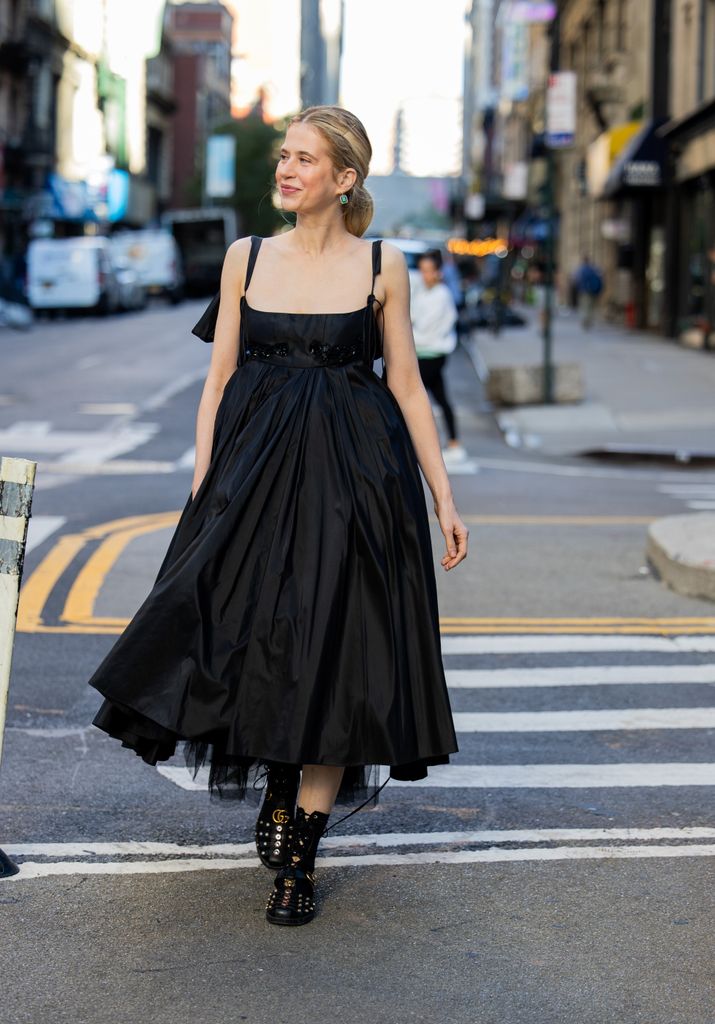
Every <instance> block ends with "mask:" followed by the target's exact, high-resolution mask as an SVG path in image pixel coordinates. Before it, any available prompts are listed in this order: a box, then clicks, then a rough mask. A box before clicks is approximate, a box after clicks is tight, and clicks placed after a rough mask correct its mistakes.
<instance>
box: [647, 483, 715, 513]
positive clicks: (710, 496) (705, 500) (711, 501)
mask: <svg viewBox="0 0 715 1024" xmlns="http://www.w3.org/2000/svg"><path fill="white" fill-rule="evenodd" d="M658 490H659V491H660V493H661V494H667V495H668V497H669V498H676V499H677V500H678V501H682V502H684V504H685V507H686V508H689V509H692V510H693V511H694V512H707V511H710V510H712V509H715V482H713V483H707V482H704V483H702V484H691V483H687V484H686V483H668V484H660V486H659V487H658Z"/></svg>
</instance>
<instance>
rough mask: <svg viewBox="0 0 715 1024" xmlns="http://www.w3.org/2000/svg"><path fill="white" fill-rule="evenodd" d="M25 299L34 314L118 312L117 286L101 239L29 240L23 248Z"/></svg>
mask: <svg viewBox="0 0 715 1024" xmlns="http://www.w3.org/2000/svg"><path fill="white" fill-rule="evenodd" d="M27 296H28V300H29V303H30V306H31V307H32V308H33V309H34V310H36V311H38V312H43V311H50V310H53V311H54V310H60V309H89V310H94V311H96V312H98V313H102V314H105V313H113V312H115V311H116V310H117V309H119V304H120V285H119V281H118V280H117V275H116V272H115V270H114V266H113V264H112V259H111V249H110V243H109V240H108V239H107V238H105V237H104V236H98V235H81V236H78V237H76V238H33V239H32V240H31V242H30V244H29V246H28V249H27Z"/></svg>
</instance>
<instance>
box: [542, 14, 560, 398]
mask: <svg viewBox="0 0 715 1024" xmlns="http://www.w3.org/2000/svg"><path fill="white" fill-rule="evenodd" d="M549 35H550V44H551V45H550V47H549V73H548V78H547V88H546V91H545V93H544V98H545V101H546V110H545V117H544V136H545V142H546V189H545V192H546V196H545V198H546V204H545V205H546V211H545V212H546V225H547V235H546V268H545V275H544V323H543V332H542V333H543V357H542V358H543V385H544V403H545V404H546V405H551V404H552V403H553V401H554V358H553V319H554V278H555V262H556V220H557V210H556V158H555V155H554V146H553V144H550V141H549V139H548V137H547V132H548V117H549V114H548V99H547V97H548V90H549V80H550V78H551V75H552V74H554V73H555V72H556V71H558V68H559V11H558V7H557V9H556V13H555V14H554V17H553V19H552V21H551V23H550V25H549Z"/></svg>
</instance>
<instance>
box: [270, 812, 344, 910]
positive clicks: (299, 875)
mask: <svg viewBox="0 0 715 1024" xmlns="http://www.w3.org/2000/svg"><path fill="white" fill-rule="evenodd" d="M329 817H330V815H328V814H323V813H322V811H313V813H312V814H306V813H305V811H304V810H303V808H302V807H297V808H296V812H295V821H294V823H293V827H292V828H291V831H290V840H289V850H288V863H287V864H286V866H285V867H284V868H281V870H280V871H279V872H278V874H277V875H276V877H275V880H274V882H273V892H272V893H271V894H270V896H269V897H268V904H267V905H266V920H268V921H270V923H271V924H288V925H298V924H308V922H309V921H312V920H313V918H314V917H315V875H314V870H315V854H316V852H317V849H318V843H319V842H320V839H321V837H322V835H323V833H324V832H325V827H326V825H327V824H328V818H329Z"/></svg>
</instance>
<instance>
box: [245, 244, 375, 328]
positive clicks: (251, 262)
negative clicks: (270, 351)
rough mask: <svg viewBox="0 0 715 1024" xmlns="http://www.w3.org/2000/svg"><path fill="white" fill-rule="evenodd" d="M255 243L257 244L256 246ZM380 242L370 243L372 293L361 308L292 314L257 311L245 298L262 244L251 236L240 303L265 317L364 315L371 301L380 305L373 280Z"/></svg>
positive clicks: (278, 311)
mask: <svg viewBox="0 0 715 1024" xmlns="http://www.w3.org/2000/svg"><path fill="white" fill-rule="evenodd" d="M256 242H258V244H257V245H256ZM381 242H382V239H381V238H379V239H378V238H375V239H373V242H372V291H371V292H370V294H369V295H368V297H367V299H366V300H365V303H364V304H363V305H362V306H360V308H359V309H349V310H346V311H343V310H339V311H338V312H329V313H296V312H293V311H292V310H283V309H258V308H257V307H256V306H252V305H251V303H250V302H249V301H248V299H247V298H246V292H247V291H248V286H249V285H250V283H251V278H252V276H253V270H254V267H255V265H256V260H257V258H258V252H259V250H260V248H261V245H262V243H263V237H262V236H261V235H251V251H250V253H249V257H248V266H247V268H246V280H245V282H244V285H243V294H242V295H241V302H242V303H243V304H244V306H245V307H246V308H247V309H248V310H250V312H251V313H263V314H265V315H267V316H356V315H357V314H358V313H365V311H366V310H367V309H369V308H370V306H371V305H372V301H373V300H375V301H376V302H377V303H378V305H382V304H381V303H380V301H379V299H377V296H376V295H375V278H376V276H377V275H378V274H379V273H380V270H381V266H380V265H381V262H382V261H381V258H380V257H381V255H382V246H381V244H380V243H381Z"/></svg>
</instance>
